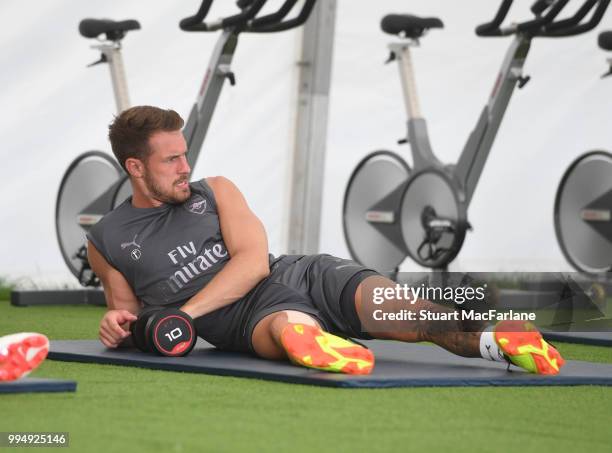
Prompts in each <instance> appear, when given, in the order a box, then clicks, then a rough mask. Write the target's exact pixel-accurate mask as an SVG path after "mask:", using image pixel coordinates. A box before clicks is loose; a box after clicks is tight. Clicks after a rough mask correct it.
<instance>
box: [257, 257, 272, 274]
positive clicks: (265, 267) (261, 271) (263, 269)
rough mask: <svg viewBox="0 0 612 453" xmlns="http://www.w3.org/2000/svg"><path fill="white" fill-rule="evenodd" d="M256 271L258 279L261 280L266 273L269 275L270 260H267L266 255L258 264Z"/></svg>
mask: <svg viewBox="0 0 612 453" xmlns="http://www.w3.org/2000/svg"><path fill="white" fill-rule="evenodd" d="M258 272H259V273H258V276H259V279H260V280H263V279H264V278H266V277H267V276H268V275H270V262H269V261H268V257H266V260H265V261H263V262H262V263H261V265H260V266H259V269H258Z"/></svg>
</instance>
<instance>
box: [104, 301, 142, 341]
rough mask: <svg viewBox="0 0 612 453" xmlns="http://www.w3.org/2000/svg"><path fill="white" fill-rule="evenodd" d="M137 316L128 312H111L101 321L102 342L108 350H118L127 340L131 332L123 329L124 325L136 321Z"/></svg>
mask: <svg viewBox="0 0 612 453" xmlns="http://www.w3.org/2000/svg"><path fill="white" fill-rule="evenodd" d="M136 319H137V316H136V315H134V314H132V313H130V312H129V311H127V310H109V311H107V312H106V314H105V315H104V317H103V318H102V321H100V332H99V334H100V341H101V342H102V343H103V344H104V346H106V347H107V348H116V347H117V346H119V344H120V343H121V342H122V341H123V340H125V339H126V338H127V337H128V336H129V335H130V331H129V330H125V329H124V328H123V327H121V325H122V324H126V323H128V322H134V321H136Z"/></svg>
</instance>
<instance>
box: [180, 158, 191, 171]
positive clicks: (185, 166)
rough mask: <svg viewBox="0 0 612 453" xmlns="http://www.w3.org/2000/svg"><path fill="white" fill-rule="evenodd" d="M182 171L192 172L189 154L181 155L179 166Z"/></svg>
mask: <svg viewBox="0 0 612 453" xmlns="http://www.w3.org/2000/svg"><path fill="white" fill-rule="evenodd" d="M179 172H180V173H190V172H191V167H190V166H189V161H188V160H187V156H186V155H184V156H182V157H181V166H180V168H179Z"/></svg>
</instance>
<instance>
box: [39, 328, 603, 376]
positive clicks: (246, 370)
mask: <svg viewBox="0 0 612 453" xmlns="http://www.w3.org/2000/svg"><path fill="white" fill-rule="evenodd" d="M363 344H365V345H366V346H368V347H369V348H370V349H371V350H372V351H373V352H374V354H375V355H376V366H375V367H374V371H373V372H372V374H370V375H366V376H350V375H346V374H339V373H328V372H323V371H318V370H313V369H308V368H304V367H299V366H295V365H292V364H290V363H288V362H276V361H269V360H263V359H260V358H257V357H254V356H251V355H248V354H239V353H234V352H223V351H219V350H217V349H215V348H214V347H212V346H211V345H210V344H208V343H206V342H204V341H203V340H201V339H200V340H198V344H197V345H196V347H195V349H194V350H193V351H192V352H191V353H190V354H189V355H188V356H186V357H176V358H170V357H161V356H157V355H154V354H153V353H143V352H140V351H137V350H135V349H134V350H131V349H123V350H110V349H107V348H105V347H104V346H103V345H102V344H101V343H100V342H99V341H98V340H63V341H52V342H51V350H50V352H49V359H51V360H61V361H74V362H86V363H102V364H111V365H126V366H135V367H141V368H151V369H156V370H171V371H184V372H193V373H205V374H212V375H220V376H236V377H249V378H258V379H265V380H271V381H281V382H288V383H295V384H312V385H320V386H326V387H352V388H384V387H439V386H443V387H454V386H458V387H465V386H527V385H587V384H590V385H612V365H607V364H597V363H590V362H580V361H569V362H568V363H567V364H566V365H565V366H564V367H563V368H562V370H561V373H560V374H559V375H557V376H539V375H534V374H529V373H526V372H524V371H522V370H520V369H518V368H516V367H511V370H512V371H510V372H509V371H507V370H506V366H505V365H504V364H502V363H499V362H497V363H496V362H489V361H486V360H483V359H480V358H475V359H466V358H463V357H458V356H455V355H453V354H451V353H449V352H447V351H445V350H443V349H441V348H438V347H435V346H429V345H420V344H407V343H400V342H392V341H388V342H387V341H381V340H372V341H364V342H363Z"/></svg>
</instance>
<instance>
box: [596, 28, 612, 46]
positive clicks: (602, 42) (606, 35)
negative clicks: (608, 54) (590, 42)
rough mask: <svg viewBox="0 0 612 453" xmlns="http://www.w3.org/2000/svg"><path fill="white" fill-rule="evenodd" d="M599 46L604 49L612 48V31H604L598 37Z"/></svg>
mask: <svg viewBox="0 0 612 453" xmlns="http://www.w3.org/2000/svg"><path fill="white" fill-rule="evenodd" d="M597 43H598V44H599V47H601V48H602V49H604V50H612V31H604V32H603V33H601V34H600V35H599V37H598V39H597Z"/></svg>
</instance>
